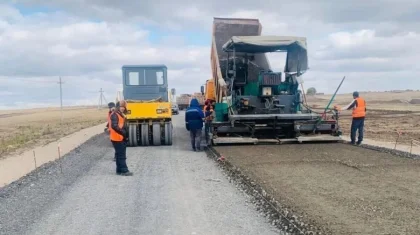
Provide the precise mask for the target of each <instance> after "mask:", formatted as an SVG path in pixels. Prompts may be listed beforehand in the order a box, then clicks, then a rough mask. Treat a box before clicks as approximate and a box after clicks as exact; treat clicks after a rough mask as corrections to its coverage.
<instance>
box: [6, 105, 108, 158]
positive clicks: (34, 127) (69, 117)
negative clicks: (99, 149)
mask: <svg viewBox="0 0 420 235" xmlns="http://www.w3.org/2000/svg"><path fill="white" fill-rule="evenodd" d="M106 113H107V109H101V110H98V109H97V108H92V107H71V108H65V109H64V110H63V123H62V125H61V112H60V109H59V108H47V109H28V110H7V111H0V137H1V141H0V158H2V157H4V156H6V155H8V154H10V153H13V152H16V151H22V150H25V149H28V148H30V147H34V146H36V145H43V144H47V143H49V142H52V141H56V140H58V139H60V138H61V137H63V136H66V135H69V134H72V133H74V132H76V131H79V130H81V129H84V128H87V127H90V126H94V125H98V124H100V123H104V122H106Z"/></svg>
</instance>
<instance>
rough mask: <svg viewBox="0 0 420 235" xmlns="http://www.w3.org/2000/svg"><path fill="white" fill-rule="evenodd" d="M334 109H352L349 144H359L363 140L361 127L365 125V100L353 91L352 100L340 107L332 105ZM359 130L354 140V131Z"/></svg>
mask: <svg viewBox="0 0 420 235" xmlns="http://www.w3.org/2000/svg"><path fill="white" fill-rule="evenodd" d="M334 108H335V109H336V110H350V109H352V110H353V111H352V122H351V134H350V139H351V144H353V145H355V144H357V145H360V144H362V141H363V128H364V125H365V116H366V101H365V100H364V99H363V98H361V97H359V92H357V91H355V92H353V101H352V102H351V103H350V104H349V105H347V106H345V107H343V108H340V107H338V106H334ZM357 130H359V138H358V140H357V142H356V131H357Z"/></svg>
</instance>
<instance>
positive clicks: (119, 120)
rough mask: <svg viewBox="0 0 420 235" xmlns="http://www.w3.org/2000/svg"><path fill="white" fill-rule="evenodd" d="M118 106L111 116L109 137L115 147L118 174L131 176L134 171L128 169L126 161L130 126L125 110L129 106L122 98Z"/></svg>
mask: <svg viewBox="0 0 420 235" xmlns="http://www.w3.org/2000/svg"><path fill="white" fill-rule="evenodd" d="M118 107H119V108H118V109H117V110H115V111H114V112H112V114H111V116H110V120H111V128H110V129H109V130H110V133H109V137H110V139H111V142H112V145H113V146H114V149H115V159H116V161H115V162H116V165H117V174H118V175H123V176H131V175H133V173H132V172H130V171H129V170H128V167H127V163H126V159H127V157H126V148H127V140H128V128H127V124H126V119H125V116H124V112H125V109H126V107H127V103H126V102H125V101H124V100H121V101H120V102H119V106H118Z"/></svg>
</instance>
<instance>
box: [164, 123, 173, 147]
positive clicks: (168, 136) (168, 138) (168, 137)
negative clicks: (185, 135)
mask: <svg viewBox="0 0 420 235" xmlns="http://www.w3.org/2000/svg"><path fill="white" fill-rule="evenodd" d="M165 145H172V122H165Z"/></svg>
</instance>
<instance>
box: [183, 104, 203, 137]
mask: <svg viewBox="0 0 420 235" xmlns="http://www.w3.org/2000/svg"><path fill="white" fill-rule="evenodd" d="M203 118H204V112H203V110H201V107H200V104H199V103H198V100H197V99H192V100H191V102H190V107H188V109H187V111H186V112H185V127H186V128H187V130H199V129H202V128H203Z"/></svg>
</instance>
